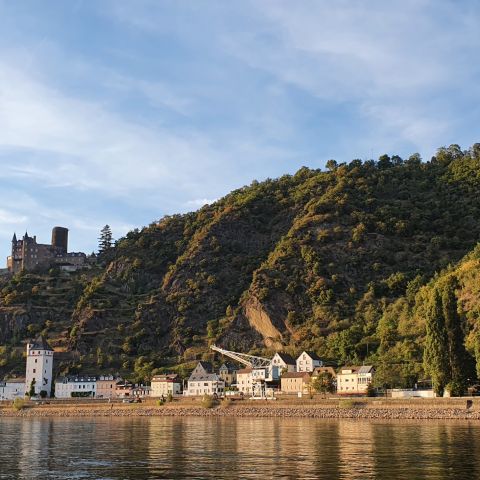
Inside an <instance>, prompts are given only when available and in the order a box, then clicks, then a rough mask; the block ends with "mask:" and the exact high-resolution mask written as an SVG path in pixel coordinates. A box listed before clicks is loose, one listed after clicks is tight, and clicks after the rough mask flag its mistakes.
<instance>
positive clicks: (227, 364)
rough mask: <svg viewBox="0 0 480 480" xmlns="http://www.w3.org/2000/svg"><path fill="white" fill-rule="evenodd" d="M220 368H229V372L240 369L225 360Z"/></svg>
mask: <svg viewBox="0 0 480 480" xmlns="http://www.w3.org/2000/svg"><path fill="white" fill-rule="evenodd" d="M219 370H227V371H228V373H233V372H236V371H237V370H238V368H237V367H236V366H235V365H233V364H232V363H230V362H224V363H222V365H221V367H220V368H219Z"/></svg>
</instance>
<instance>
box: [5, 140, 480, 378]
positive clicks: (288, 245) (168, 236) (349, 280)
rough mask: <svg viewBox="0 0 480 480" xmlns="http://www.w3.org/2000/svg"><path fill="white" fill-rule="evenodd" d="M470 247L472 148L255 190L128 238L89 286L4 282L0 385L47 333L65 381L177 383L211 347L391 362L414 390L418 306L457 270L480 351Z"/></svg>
mask: <svg viewBox="0 0 480 480" xmlns="http://www.w3.org/2000/svg"><path fill="white" fill-rule="evenodd" d="M479 238H480V145H475V146H474V147H472V149H470V150H469V151H466V152H463V151H461V150H460V148H459V147H458V146H456V145H453V146H451V147H449V148H444V149H440V150H439V151H438V153H437V155H436V156H435V157H433V158H432V160H431V161H429V162H421V161H420V159H419V157H418V155H413V156H412V157H410V158H409V159H407V160H402V159H401V158H399V157H392V158H390V157H388V156H386V155H385V156H382V157H380V159H379V160H378V161H377V162H373V161H367V162H361V161H360V160H353V161H352V162H350V163H349V164H336V163H335V162H333V161H330V162H329V163H328V171H323V172H322V171H320V170H311V169H308V168H305V167H304V168H302V169H300V170H299V171H298V172H297V173H296V174H295V175H293V176H290V175H285V176H283V177H281V178H279V179H276V180H267V181H265V182H261V183H259V182H256V181H254V182H252V184H251V185H250V186H247V187H243V188H241V189H238V190H236V191H234V192H232V193H230V194H229V195H227V196H226V197H224V198H223V199H221V200H219V201H217V202H215V203H214V204H211V205H208V206H205V207H203V208H202V209H200V210H198V211H197V212H193V213H189V214H186V215H175V216H171V217H165V218H163V219H161V220H159V221H158V222H154V223H152V224H151V225H150V226H149V227H146V228H143V229H142V230H138V231H137V230H136V231H132V232H130V233H129V234H127V235H126V236H125V237H124V238H122V239H120V240H119V241H118V242H117V244H116V247H115V248H114V249H112V251H110V252H109V253H108V254H107V255H105V256H104V257H103V264H102V265H101V266H99V267H98V268H97V269H94V270H91V271H89V272H87V273H79V274H75V275H71V276H68V277H64V276H62V275H60V274H58V273H55V272H50V273H43V274H42V273H39V274H35V275H34V274H22V275H18V276H17V277H15V278H4V279H2V280H0V281H1V282H2V283H1V293H0V345H1V344H3V345H5V346H4V347H2V350H1V351H0V354H1V355H0V376H1V375H2V374H6V373H11V372H15V371H19V365H21V349H22V348H23V342H24V341H25V339H26V338H28V336H29V335H31V334H32V333H35V332H37V331H40V330H44V331H45V333H47V334H48V335H49V337H50V338H52V343H53V344H54V345H55V346H56V347H57V348H58V349H61V350H64V352H65V353H63V354H62V355H61V356H60V357H59V358H60V361H61V364H60V365H59V368H60V370H62V371H75V370H77V371H79V370H82V371H93V370H95V369H99V368H101V369H102V370H111V371H120V372H123V373H127V372H131V371H134V374H135V376H136V377H137V378H141V377H143V376H146V375H148V374H149V372H151V371H152V369H154V368H157V369H158V368H166V367H169V368H170V367H172V366H177V368H179V369H180V370H181V369H182V368H184V369H187V368H188V367H189V365H190V363H191V362H192V361H194V360H196V359H199V358H202V356H205V355H209V354H208V353H207V346H208V344H209V343H212V342H215V343H218V344H221V345H223V346H226V347H229V348H232V349H241V350H243V351H255V352H261V351H262V352H265V353H269V352H272V351H274V350H278V349H284V350H287V351H290V352H292V353H296V352H298V351H299V349H300V348H310V349H314V350H316V351H317V352H318V353H319V354H320V355H322V356H324V357H325V358H327V359H330V360H333V361H336V362H349V361H351V362H361V361H363V360H368V361H375V362H376V363H380V364H382V365H386V364H395V365H396V366H395V368H396V369H397V370H398V372H397V373H398V376H399V378H401V382H402V383H404V384H411V383H412V382H413V381H415V380H417V379H418V378H419V377H420V378H421V377H422V375H423V371H422V364H421V362H422V350H423V338H424V331H425V324H424V321H423V320H422V314H421V311H422V310H421V295H422V292H424V291H425V289H428V288H429V285H431V282H435V281H436V280H435V279H437V278H438V277H440V276H441V275H444V274H445V272H448V271H451V270H452V269H457V270H458V272H459V274H458V276H459V279H460V289H459V291H458V297H459V304H460V305H461V310H462V315H463V316H464V317H465V318H466V323H465V337H466V338H467V345H468V347H469V350H470V352H471V353H473V354H474V353H475V345H474V343H475V342H473V340H472V338H473V337H475V335H476V334H473V333H472V332H474V331H475V332H476V329H477V328H478V327H477V318H478V310H479V308H480V302H479V301H478V300H479V299H478V286H477V287H475V285H478V282H477V283H475V282H476V280H475V279H477V278H478V277H477V275H480V273H479V271H478V266H479V265H478V260H479V259H478V255H477V253H478V249H477V250H475V251H474V249H475V246H476V244H477V242H478V241H479ZM475 252H477V253H475ZM466 255H467V256H466ZM465 256H466V257H465ZM464 257H465V258H464ZM467 271H468V272H469V273H468V274H467V273H466V272H467ZM462 272H463V273H462ZM462 282H463V283H462ZM390 380H391V379H390ZM390 380H389V379H385V382H388V381H390Z"/></svg>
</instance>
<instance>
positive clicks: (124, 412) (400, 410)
mask: <svg viewBox="0 0 480 480" xmlns="http://www.w3.org/2000/svg"><path fill="white" fill-rule="evenodd" d="M467 400H470V401H471V404H469V408H467ZM149 416H169V417H174V416H178V417H185V416H195V417H272V418H273V417H278V418H291V417H298V418H325V419H327V418H330V419H335V418H338V419H340V418H349V419H371V420H407V419H410V420H436V419H438V420H440V419H441V420H448V419H450V420H480V399H478V400H477V399H466V398H457V399H415V400H407V401H405V400H401V401H395V400H374V401H372V400H367V399H365V400H363V399H352V400H350V399H329V400H324V401H315V400H314V401H310V402H308V401H295V400H294V399H289V400H288V401H282V400H280V401H271V402H263V401H245V400H244V401H238V402H236V401H233V402H231V403H229V404H228V405H225V404H219V405H216V406H214V407H213V408H204V407H202V406H201V402H200V400H189V401H184V400H182V401H175V402H172V403H168V404H165V405H163V406H158V405H156V404H155V402H153V401H151V400H150V401H148V402H146V403H142V404H120V403H111V404H106V403H94V402H92V403H91V404H87V403H85V402H82V403H79V404H75V403H70V402H69V403H68V404H64V405H61V404H58V403H56V404H47V405H32V404H26V405H25V407H24V408H22V409H20V410H15V409H14V408H13V407H12V405H11V404H6V403H4V404H3V405H1V406H0V418H1V417H149Z"/></svg>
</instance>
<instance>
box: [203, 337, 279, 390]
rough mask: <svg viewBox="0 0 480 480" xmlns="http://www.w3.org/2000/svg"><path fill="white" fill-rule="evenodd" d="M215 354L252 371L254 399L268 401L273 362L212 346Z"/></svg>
mask: <svg viewBox="0 0 480 480" xmlns="http://www.w3.org/2000/svg"><path fill="white" fill-rule="evenodd" d="M210 348H211V349H212V350H213V351H214V352H218V353H221V354H222V355H225V356H226V357H229V358H231V359H232V360H235V361H237V362H239V363H241V364H242V365H245V366H246V367H248V368H251V369H252V398H256V399H266V398H267V389H266V382H267V381H269V380H272V379H273V371H272V370H273V367H272V361H271V360H270V359H268V358H264V357H257V356H255V355H248V354H246V353H239V352H232V351H230V350H225V349H224V348H220V347H217V346H216V345H211V346H210Z"/></svg>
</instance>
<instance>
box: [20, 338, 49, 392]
mask: <svg viewBox="0 0 480 480" xmlns="http://www.w3.org/2000/svg"><path fill="white" fill-rule="evenodd" d="M52 371H53V348H52V347H51V346H50V345H49V344H48V342H47V341H46V340H45V338H44V337H43V336H39V337H38V338H37V339H36V340H34V341H32V342H30V343H28V344H27V369H26V372H25V393H29V392H30V388H31V387H32V385H33V390H34V392H35V395H41V392H46V396H47V397H50V396H51V394H52Z"/></svg>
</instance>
